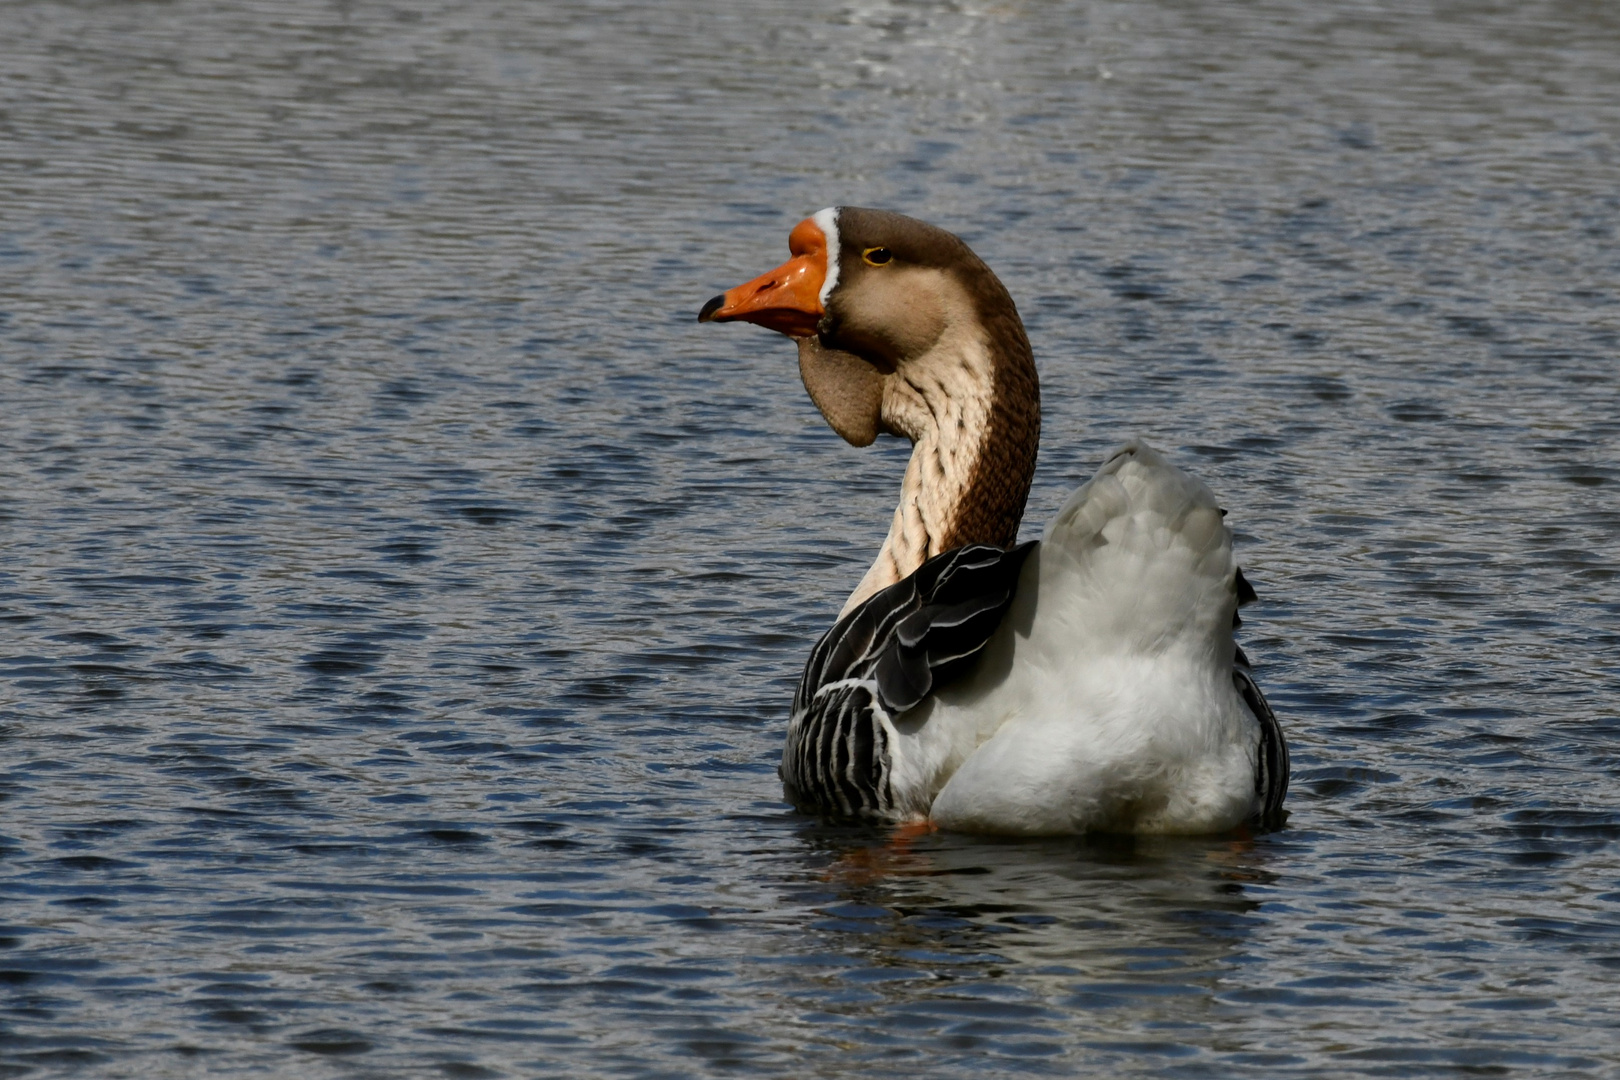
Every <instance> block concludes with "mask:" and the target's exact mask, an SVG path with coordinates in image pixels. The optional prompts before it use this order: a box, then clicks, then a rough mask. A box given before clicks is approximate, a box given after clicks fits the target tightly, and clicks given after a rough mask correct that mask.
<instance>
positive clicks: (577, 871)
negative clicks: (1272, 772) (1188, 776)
mask: <svg viewBox="0 0 1620 1080" xmlns="http://www.w3.org/2000/svg"><path fill="white" fill-rule="evenodd" d="M1328 6H1329V5H1303V4H1299V5H1296V4H1284V3H1280V2H1273V3H1260V4H1236V3H1204V4H1197V5H1193V4H1182V3H1175V2H1172V0H1162V2H1158V3H1154V2H1148V0H1144V2H1140V3H1094V4H1084V5H1060V4H1042V3H1034V2H1021V0H1012V2H1009V3H997V4H989V3H962V4H955V5H933V4H914V3H904V2H900V0H867V2H861V3H851V4H846V5H844V6H842V7H834V8H829V9H827V10H826V11H824V12H822V13H817V12H815V11H813V10H811V6H810V5H801V4H791V3H787V2H785V0H784V2H778V3H764V2H752V3H748V4H730V3H727V4H721V3H711V4H709V5H707V6H706V7H698V6H696V5H658V4H643V5H634V4H628V3H624V4H612V3H592V2H584V0H566V2H557V3H545V4H538V3H531V4H524V3H519V2H517V0H491V2H488V3H479V4H469V5H450V4H442V5H438V6H434V5H410V6H405V5H400V6H397V7H394V6H388V5H384V4H378V3H370V2H335V3H331V4H323V3H316V2H295V3H280V2H277V3H268V2H264V3H260V4H258V5H257V6H254V5H252V4H248V3H235V4H214V3H202V2H200V0H193V2H174V3H90V2H86V3H77V4H68V3H27V2H16V3H8V4H6V5H4V6H3V7H0V25H3V27H4V32H3V33H0V463H3V465H4V468H3V469H0V538H3V542H4V552H5V557H4V560H3V562H0V1076H50V1075H58V1074H68V1073H83V1074H87V1075H96V1076H109V1077H111V1076H140V1077H149V1076H188V1075H203V1074H209V1075H219V1074H233V1075H234V1074H240V1075H251V1074H272V1075H287V1076H299V1077H322V1076H368V1075H373V1076H398V1075H435V1074H437V1075H447V1076H452V1077H493V1076H535V1075H570V1076H624V1077H653V1076H690V1075H746V1076H753V1075H766V1076H794V1077H804V1076H842V1075H903V1076H924V1075H926V1076H929V1077H940V1076H959V1077H968V1076H974V1077H977V1076H984V1075H1020V1074H1031V1075H1046V1076H1072V1075H1109V1076H1116V1075H1154V1076H1160V1075H1166V1076H1189V1077H1190V1076H1200V1077H1229V1076H1233V1075H1237V1074H1239V1073H1242V1074H1245V1075H1279V1076H1306V1077H1321V1076H1338V1075H1345V1076H1349V1075H1400V1076H1412V1075H1445V1074H1455V1073H1468V1074H1470V1075H1477V1074H1485V1075H1491V1074H1512V1075H1516V1076H1517V1075H1535V1074H1542V1075H1559V1076H1564V1075H1574V1074H1581V1073H1590V1074H1593V1075H1611V1070H1613V1069H1614V1068H1615V1067H1616V1066H1617V1064H1620V1035H1617V1034H1616V1032H1617V1030H1620V1015H1617V1013H1620V1008H1617V1002H1620V851H1617V847H1616V840H1617V838H1620V713H1617V711H1616V710H1617V706H1616V702H1617V701H1620V585H1617V580H1616V574H1617V570H1620V465H1617V463H1616V451H1617V447H1620V382H1617V378H1616V376H1617V360H1620V304H1617V292H1616V288H1617V282H1620V245H1617V242H1616V241H1617V237H1616V222H1617V218H1620V185H1617V184H1616V179H1615V178H1616V176H1620V153H1617V139H1620V135H1617V133H1620V62H1617V61H1616V57H1617V56H1620V15H1617V14H1616V10H1615V9H1614V8H1613V7H1612V6H1611V5H1605V4H1600V3H1558V4H1552V3H1528V4H1488V3H1480V4H1470V5H1438V6H1434V7H1432V8H1426V7H1424V8H1423V9H1422V10H1419V8H1420V7H1422V6H1421V5H1406V4H1396V3H1388V4H1383V5H1375V4H1345V5H1331V7H1332V8H1333V10H1332V11H1331V12H1329V11H1326V10H1318V9H1319V7H1320V8H1326V7H1328ZM838 202H847V203H852V204H858V205H862V204H864V205H879V206H888V207H893V208H895V209H900V210H903V211H906V212H909V213H912V214H915V215H917V216H921V217H924V218H927V219H929V220H932V221H935V222H937V223H939V224H941V225H944V226H946V227H948V228H951V229H954V230H956V231H958V232H959V233H961V234H962V235H963V236H965V237H966V238H967V239H968V240H969V241H970V242H971V243H972V244H974V245H975V247H976V248H977V250H978V251H979V252H980V254H981V255H983V256H984V257H985V258H986V259H987V260H988V261H989V262H990V263H991V265H993V266H994V267H996V268H997V270H998V271H999V272H1000V274H1001V275H1002V277H1003V279H1004V280H1005V281H1006V283H1007V284H1008V286H1009V288H1010V290H1011V292H1012V293H1013V295H1014V297H1015V298H1016V300H1017V301H1018V303H1019V305H1020V308H1021V309H1022V310H1023V312H1024V314H1025V316H1026V319H1027V321H1028V323H1029V328H1030V336H1031V338H1032V340H1033V342H1034V345H1035V349H1036V356H1037V361H1038V363H1039V365H1040V368H1041V374H1042V378H1043V381H1044V391H1045V414H1046V425H1047V426H1046V431H1045V437H1044V441H1043V446H1042V454H1041V463H1040V469H1039V475H1038V477H1037V482H1036V490H1035V493H1034V496H1033V497H1032V500H1031V507H1030V515H1029V523H1028V524H1027V526H1026V532H1027V533H1029V534H1031V535H1033V534H1035V533H1037V532H1038V530H1039V528H1040V525H1041V523H1042V522H1043V521H1044V519H1045V517H1046V515H1047V514H1048V513H1049V512H1050V511H1051V510H1052V509H1053V508H1054V507H1055V506H1056V505H1057V504H1058V502H1059V501H1060V500H1061V498H1062V497H1063V495H1064V494H1066V493H1067V491H1068V490H1069V489H1070V488H1072V487H1073V486H1074V485H1075V484H1076V483H1077V482H1078V481H1080V480H1081V479H1083V478H1084V477H1085V476H1087V475H1088V474H1089V473H1090V471H1091V470H1092V469H1093V468H1094V467H1095V465H1096V463H1097V462H1098V461H1099V460H1100V459H1101V458H1102V456H1103V455H1104V453H1105V452H1106V450H1107V448H1108V447H1109V446H1110V445H1111V444H1114V443H1117V442H1119V441H1121V440H1123V439H1124V438H1126V437H1128V436H1130V435H1133V434H1142V435H1145V436H1147V437H1148V438H1150V439H1151V440H1153V441H1154V442H1156V443H1157V444H1158V445H1160V446H1161V447H1163V448H1165V449H1167V450H1170V451H1172V452H1173V453H1174V454H1175V456H1176V457H1177V458H1178V460H1180V461H1181V462H1182V463H1183V464H1185V465H1187V466H1189V467H1191V468H1193V469H1194V470H1195V471H1196V472H1198V474H1199V475H1201V476H1202V477H1203V478H1204V479H1206V480H1207V481H1208V482H1209V483H1210V484H1211V485H1212V486H1213V487H1215V488H1216V490H1217V491H1218V492H1219V493H1220V495H1221V497H1222V499H1223V502H1224V503H1225V505H1227V506H1228V507H1230V508H1231V510H1232V517H1231V519H1230V520H1231V521H1232V522H1233V523H1234V524H1235V525H1236V527H1237V528H1238V530H1239V547H1240V554H1241V556H1242V559H1243V562H1244V565H1245V568H1246V570H1247V573H1248V576H1249V578H1250V579H1251V580H1252V581H1253V582H1254V583H1255V585H1256V586H1257V587H1258V589H1259V591H1260V593H1261V597H1262V600H1263V603H1262V604H1259V605H1256V606H1255V607H1253V608H1251V609H1249V610H1248V612H1247V613H1246V621H1247V623H1248V625H1247V627H1246V628H1245V630H1244V633H1243V641H1244V644H1245V647H1246V648H1248V650H1249V651H1250V653H1251V654H1252V655H1253V656H1254V657H1255V659H1256V661H1257V664H1258V665H1259V670H1260V674H1261V679H1262V683H1263V685H1264V686H1265V687H1266V688H1267V692H1268V694H1269V695H1270V697H1271V700H1272V702H1273V704H1274V705H1275V706H1276V708H1277V710H1278V712H1279V713H1280V714H1281V715H1282V717H1283V720H1284V723H1285V725H1286V728H1287V730H1288V732H1289V737H1290V739H1291V742H1292V746H1293V750H1294V762H1295V781H1294V787H1293V791H1292V794H1291V796H1290V802H1289V807H1290V809H1291V811H1292V818H1291V820H1290V822H1289V825H1288V827H1287V828H1286V829H1284V830H1282V831H1280V832H1277V833H1273V834H1269V835H1264V836H1261V837H1257V838H1254V839H1252V840H1233V839H1219V840H1203V839H1200V840H1178V841H1156V842H1139V843H1134V844H1133V843H1131V842H1129V841H1123V840H1088V841H1061V842H1056V841H1054V842H1040V843H992V842H985V841H979V840H971V839H962V838H953V837H949V836H942V835H936V836H933V837H929V838H925V839H922V840H919V841H917V842H915V843H913V844H912V845H910V846H909V847H906V846H902V845H895V844H890V843H888V841H887V838H886V836H885V835H883V834H882V833H880V832H876V831H862V830H854V829H837V828H830V827H827V826H823V825H820V824H817V823H816V822H814V821H811V820H807V819H804V818H801V817H797V816H795V815H794V814H792V813H791V812H790V811H789V810H788V809H787V808H786V807H785V806H784V805H783V804H782V803H781V802H780V790H779V787H778V783H777V780H776V777H775V773H774V767H775V763H776V759H777V756H778V754H779V752H780V746H781V741H782V737H783V731H784V727H785V723H786V705H787V701H788V698H789V695H790V693H791V689H792V686H793V683H794V681H795V679H796V676H797V673H798V669H799V667H800V665H801V664H802V662H803V658H804V656H805V655H806V652H807V650H808V649H809V646H810V644H811V643H812V641H813V640H814V638H815V636H816V635H817V634H818V633H819V632H820V631H821V630H822V629H823V628H824V627H825V626H826V625H827V624H828V623H829V622H830V620H831V619H832V617H833V615H834V614H835V612H836V610H837V608H838V606H839V604H840V603H841V601H842V599H843V597H844V596H845V595H846V594H847V592H848V590H849V588H850V587H851V586H852V584H853V582H854V581H855V580H856V579H857V578H858V576H859V574H860V572H861V570H862V569H864V566H865V564H866V562H867V561H868V560H869V559H870V557H871V555H872V553H873V551H874V550H875V548H876V546H877V544H878V542H879V540H880V539H881V536H882V534H883V531H884V529H885V527H886V525H887V521H888V514H889V512H890V510H891V508H892V502H891V500H892V499H893V497H894V494H895V491H896V490H897V487H898V481H899V474H900V471H901V468H902V463H903V460H904V453H905V448H904V447H901V446H896V445H893V442H892V440H889V441H888V443H889V445H885V446H880V447H877V448H873V449H869V450H864V451H863V450H856V449H853V448H851V447H848V446H845V445H843V444H842V443H840V442H839V441H837V439H836V438H835V437H834V436H833V435H832V434H831V433H830V432H829V431H827V430H826V429H825V427H824V426H823V425H822V423H821V422H820V420H819V418H818V417H817V416H816V414H815V412H814V409H813V408H812V406H811V405H810V404H809V402H808V400H807V399H806V398H805V396H804V393H803V390H802V388H801V387H800V386H799V384H798V380H797V377H796V372H795V369H794V362H793V361H794V358H793V351H792V348H791V346H789V345H788V344H787V343H785V342H783V341H782V340H780V339H778V338H776V337H774V336H772V335H769V334H767V333H765V332H764V331H760V330H757V329H756V328H752V327H710V326H702V327H700V326H698V325H697V324H696V323H695V321H694V315H695V313H696V310H697V308H698V307H699V305H701V304H702V302H703V301H704V300H705V299H707V298H708V297H709V296H711V295H713V294H714V293H715V292H717V291H718V290H719V289H721V288H723V287H726V286H729V285H733V284H736V283H738V282H740V281H742V280H744V279H746V278H748V277H751V276H753V275H754V274H756V273H758V272H760V271H762V270H764V269H766V268H768V267H769V266H772V265H774V264H775V263H776V262H777V261H779V259H780V258H781V256H782V253H783V251H784V250H785V246H784V245H785V238H786V234H787V231H788V229H789V228H790V227H791V226H792V224H793V223H794V222H796V221H797V220H798V219H799V218H801V217H803V216H804V215H806V214H807V213H809V212H811V211H814V210H816V209H817V208H819V207H821V206H824V205H827V204H830V203H838Z"/></svg>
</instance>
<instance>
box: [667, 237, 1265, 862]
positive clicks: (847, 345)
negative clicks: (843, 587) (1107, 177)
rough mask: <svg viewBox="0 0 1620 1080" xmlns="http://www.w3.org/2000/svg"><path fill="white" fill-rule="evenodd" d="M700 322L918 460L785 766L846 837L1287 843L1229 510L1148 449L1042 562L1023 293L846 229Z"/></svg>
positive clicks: (955, 242) (797, 249)
mask: <svg viewBox="0 0 1620 1080" xmlns="http://www.w3.org/2000/svg"><path fill="white" fill-rule="evenodd" d="M788 249H789V252H790V254H791V256H792V257H791V258H790V259H789V260H788V261H787V262H786V263H784V264H783V265H782V266H779V267H777V268H776V269H775V270H772V271H770V272H769V273H766V274H763V275H761V276H760V277H757V278H755V279H754V280H752V281H749V282H747V283H746V284H743V285H739V286H737V287H736V288H734V289H731V290H729V291H727V292H725V293H723V294H721V295H719V296H716V297H715V298H714V299H712V300H710V301H709V302H708V303H707V304H705V305H704V306H703V308H702V310H701V312H700V313H699V315H698V321H700V322H734V321H741V322H750V323H755V324H757V325H760V326H763V327H766V328H768V329H770V330H774V331H777V332H779V333H781V334H785V335H786V336H788V337H790V338H792V339H793V340H794V342H795V343H796V344H797V346H798V351H799V374H800V376H801V378H802V379H803V382H804V386H805V389H806V390H807V391H808V392H809V394H810V398H811V400H812V401H813V402H814V403H815V405H816V407H817V408H818V409H819V410H820V412H821V415H822V416H823V418H825V420H826V421H827V424H828V426H830V427H831V428H832V429H833V431H834V432H836V433H837V434H838V435H839V436H841V437H842V438H843V439H845V440H846V441H847V442H849V443H851V444H852V445H854V446H866V445H869V444H871V443H872V442H873V441H874V440H875V439H876V438H877V437H878V435H880V434H888V435H895V436H899V437H903V438H906V439H909V440H910V441H911V443H912V447H913V449H912V454H911V459H910V462H909V463H908V464H907V466H906V471H905V475H904V477H903V479H902V481H901V485H900V502H899V505H898V506H896V507H895V511H894V517H893V519H892V521H891V523H890V526H889V532H888V535H887V536H886V537H885V538H884V540H883V544H882V546H881V547H880V548H879V550H878V553H877V557H876V559H875V560H874V561H873V563H872V565H871V568H870V569H868V570H867V571H866V573H865V575H864V576H863V577H862V578H861V579H860V582H859V584H857V585H856V587H855V590H854V592H852V593H851V594H850V596H849V599H848V600H846V601H845V602H844V606H843V609H842V611H841V612H840V613H839V615H838V618H837V621H836V622H835V623H834V624H833V626H832V628H831V629H830V630H828V631H827V632H826V634H825V635H823V636H822V638H821V640H820V641H819V642H817V644H816V645H815V647H814V649H812V651H811V653H810V658H809V661H808V662H807V663H806V665H805V669H804V675H803V678H802V680H801V681H800V684H799V688H798V691H797V693H796V694H795V695H794V700H793V707H792V712H791V715H790V719H789V723H788V733H787V743H786V747H785V748H784V751H783V755H782V764H781V767H780V769H779V773H780V775H781V779H782V782H783V791H784V794H785V795H786V798H787V800H788V801H789V802H790V803H792V804H793V805H794V806H795V808H796V809H798V810H799V811H801V812H805V813H811V814H817V815H820V816H822V817H824V818H829V819H835V820H849V821H865V822H872V823H888V824H893V825H898V826H902V827H908V826H925V827H928V828H940V829H945V830H950V831H955V832H965V833H979V834H1001V835H1015V836H1016V835H1025V836H1037V835H1068V834H1080V833H1089V832H1113V833H1130V834H1213V833H1226V832H1230V831H1232V830H1236V829H1240V828H1244V827H1247V826H1251V825H1253V826H1258V827H1262V828H1265V827H1272V826H1274V825H1276V824H1278V823H1279V822H1280V819H1281V816H1282V802H1283V797H1284V795H1285V794H1286V792H1287V787H1288V748H1287V744H1286V742H1285V741H1284V738H1283V733H1282V729H1281V727H1280V726H1279V724H1278V722H1277V717H1276V715H1275V714H1274V713H1273V712H1272V710H1271V708H1270V706H1268V705H1267V704H1266V700H1265V698H1264V696H1263V695H1262V694H1261V692H1260V689H1259V686H1258V685H1257V684H1256V682H1255V679H1254V674H1253V671H1252V669H1251V667H1250V664H1249V661H1248V658H1247V657H1246V656H1245V655H1244V654H1243V652H1242V650H1240V649H1239V648H1238V647H1237V644H1236V642H1235V640H1234V637H1233V631H1234V629H1235V628H1236V627H1237V626H1239V625H1240V620H1239V619H1238V615H1237V609H1238V607H1239V605H1241V604H1244V603H1247V602H1248V601H1250V600H1252V599H1254V597H1255V594H1254V590H1253V589H1252V588H1251V587H1250V586H1249V584H1248V582H1247V581H1246V580H1245V579H1244V577H1243V574H1242V571H1241V570H1240V569H1239V568H1238V566H1237V564H1236V563H1235V562H1234V561H1233V554H1232V533H1231V530H1230V529H1229V528H1228V526H1227V524H1226V522H1225V520H1224V518H1225V516H1226V512H1225V511H1224V510H1222V509H1221V508H1220V507H1219V505H1218V504H1217V502H1216V499H1215V496H1214V495H1213V494H1212V493H1211V491H1210V489H1209V488H1208V487H1206V486H1205V485H1204V484H1202V483H1201V482H1199V481H1198V480H1196V479H1194V478H1193V477H1191V476H1189V475H1188V474H1187V473H1185V472H1183V471H1181V470H1180V469H1179V468H1177V467H1176V466H1175V465H1173V464H1171V463H1170V461H1169V460H1167V459H1166V458H1165V456H1164V455H1162V454H1160V453H1159V452H1158V451H1157V450H1155V449H1153V448H1152V447H1151V446H1149V445H1148V444H1147V443H1146V442H1144V441H1142V440H1140V439H1133V440H1131V441H1129V442H1127V443H1125V444H1124V445H1123V446H1121V447H1119V448H1118V449H1116V450H1114V451H1113V452H1112V453H1111V454H1110V455H1109V456H1108V458H1107V460H1106V461H1104V462H1103V464H1102V466H1101V468H1099V469H1098V470H1097V473H1096V475H1094V476H1093V477H1092V478H1091V479H1090V480H1089V481H1087V482H1086V483H1085V484H1083V485H1081V487H1080V488H1079V489H1078V490H1076V491H1075V492H1074V493H1073V494H1072V495H1071V496H1070V497H1069V498H1068V499H1067V501H1065V502H1064V503H1063V505H1062V507H1061V508H1060V509H1059V510H1058V512H1057V514H1056V516H1055V517H1053V518H1052V520H1051V522H1050V523H1049V524H1048V525H1047V526H1046V529H1045V531H1044V532H1043V533H1042V535H1041V538H1040V539H1039V540H1038V541H1030V542H1027V543H1023V544H1019V543H1018V542H1017V540H1018V528H1019V523H1020V521H1021V519H1022V517H1023V512H1024V504H1025V501H1026V500H1027V498H1028V495H1029V488H1030V482H1031V480H1032V478H1033V476H1034V471H1035V455H1036V447H1037V444H1038V442H1039V439H1040V386H1039V381H1038V379H1037V378H1036V372H1035V364H1034V358H1033V355H1032V353H1031V350H1030V345H1029V339H1028V337H1027V336H1026V335H1025V332H1024V325H1023V322H1022V320H1021V319H1020V318H1019V316H1018V310H1017V308H1016V307H1015V306H1014V304H1013V301H1012V297H1011V296H1010V295H1009V294H1008V292H1007V290H1006V288H1005V287H1004V286H1003V285H1002V283H1001V281H1000V280H999V279H998V278H997V277H996V275H995V274H994V273H993V272H991V270H990V268H989V267H988V266H986V265H985V264H984V263H983V262H982V261H981V260H980V259H979V258H978V256H976V255H975V254H974V253H973V252H972V251H971V250H970V249H969V248H968V246H967V244H965V243H963V242H962V240H960V239H959V238H958V237H956V236H955V235H953V234H951V233H949V232H947V231H945V230H943V229H940V228H937V227H935V226H933V225H929V224H926V223H924V222H921V221H918V220H915V219H913V218H909V217H905V216H903V215H901V214H897V213H893V212H889V211H884V210H872V209H863V208H859V207H849V206H845V207H829V208H828V209H825V210H822V211H820V212H818V213H816V214H814V215H812V216H811V217H809V218H806V219H805V220H804V221H801V222H800V223H799V224H798V225H797V226H795V227H794V229H793V230H792V232H791V233H790V235H789V237H788Z"/></svg>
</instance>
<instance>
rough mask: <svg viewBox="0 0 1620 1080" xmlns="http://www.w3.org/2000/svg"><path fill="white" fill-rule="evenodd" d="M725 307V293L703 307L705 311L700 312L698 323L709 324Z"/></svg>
mask: <svg viewBox="0 0 1620 1080" xmlns="http://www.w3.org/2000/svg"><path fill="white" fill-rule="evenodd" d="M725 306H726V296H725V294H724V293H721V294H720V295H719V296H717V297H715V298H714V299H713V300H710V301H709V302H708V303H707V304H704V305H703V310H702V311H700V312H698V322H708V321H709V320H710V319H712V318H714V313H715V312H717V311H719V310H720V309H721V308H723V307H725Z"/></svg>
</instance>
